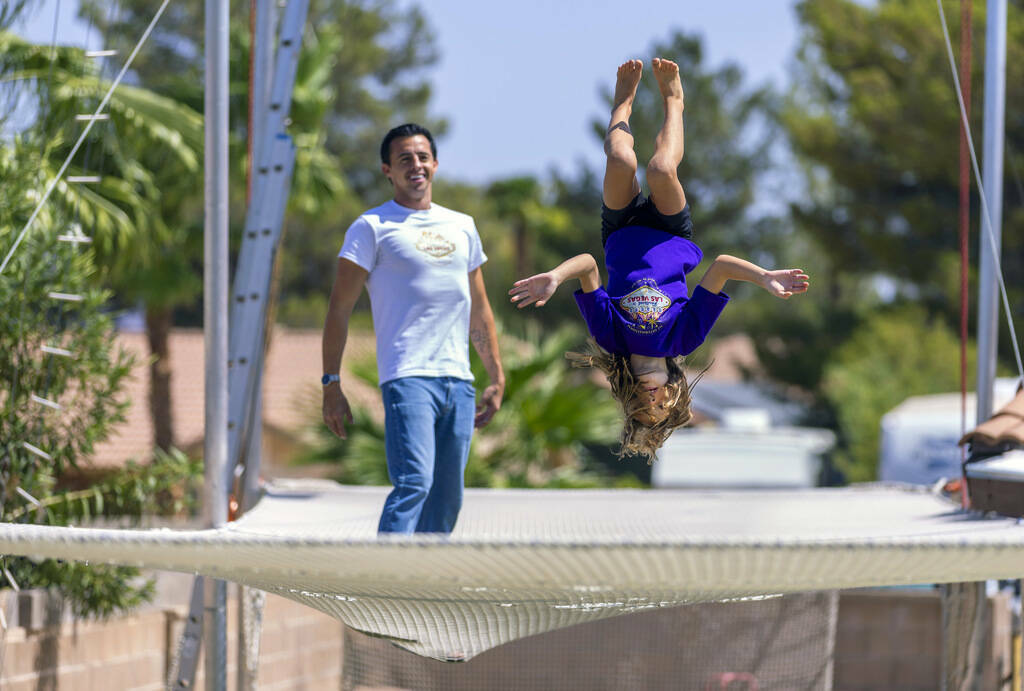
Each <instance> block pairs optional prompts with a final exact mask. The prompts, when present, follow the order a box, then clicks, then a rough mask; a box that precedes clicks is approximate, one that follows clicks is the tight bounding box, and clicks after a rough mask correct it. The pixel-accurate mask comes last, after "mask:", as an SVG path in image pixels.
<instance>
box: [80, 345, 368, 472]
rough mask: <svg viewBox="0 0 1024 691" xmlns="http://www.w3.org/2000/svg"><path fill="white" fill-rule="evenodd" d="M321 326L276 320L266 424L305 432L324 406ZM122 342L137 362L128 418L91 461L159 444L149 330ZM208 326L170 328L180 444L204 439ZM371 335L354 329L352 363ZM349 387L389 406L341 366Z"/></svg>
mask: <svg viewBox="0 0 1024 691" xmlns="http://www.w3.org/2000/svg"><path fill="white" fill-rule="evenodd" d="M320 336H321V334H320V330H319V329H308V330H294V329H286V328H284V327H277V328H275V329H274V331H273V333H272V335H271V342H270V349H269V351H268V352H267V359H266V364H265V370H264V383H263V386H264V390H263V421H264V424H265V425H267V426H271V427H274V428H276V429H277V430H280V431H284V432H286V433H289V434H293V435H295V436H296V437H299V438H302V437H303V436H304V432H305V428H307V427H310V426H311V425H312V424H315V423H316V420H317V418H318V411H319V406H320V397H319V394H320V383H319V379H320V375H321V374H323V373H322V372H321V371H320V370H321V368H322V366H321V360H320ZM117 340H118V342H119V343H120V344H121V345H122V346H123V347H124V348H126V349H127V350H129V351H130V352H132V353H134V354H135V355H136V359H137V363H136V366H135V368H134V370H133V372H132V377H131V379H130V380H129V381H128V383H127V385H126V386H125V390H124V391H123V395H124V396H125V397H126V398H127V399H128V400H129V401H131V405H130V406H129V408H128V411H127V412H126V418H127V419H126V422H125V423H123V424H121V425H119V426H118V427H117V429H116V430H115V433H114V435H113V436H112V437H111V438H110V439H108V440H107V441H105V442H103V443H102V444H97V447H96V452H95V454H94V457H93V462H94V463H95V464H97V465H102V466H111V465H113V466H121V465H124V463H125V461H127V460H129V459H135V460H137V461H145V460H147V459H148V458H149V457H150V455H151V453H152V448H153V424H152V421H151V419H150V414H149V364H148V357H149V350H148V346H147V343H146V335H145V334H142V333H120V334H118V337H117ZM203 345H204V344H203V333H202V331H201V330H198V329H174V330H172V331H171V334H170V343H169V351H170V367H171V405H172V412H171V415H172V420H173V425H174V441H175V445H176V446H178V447H179V448H186V447H193V446H195V445H197V444H201V442H202V439H203V423H204V420H203V410H204V407H205V406H204V397H205V392H204V387H203V375H204V362H205V358H204V353H203ZM374 352H375V345H374V340H373V335H372V334H370V333H360V332H356V331H352V332H350V334H349V340H348V343H347V344H346V349H345V362H346V366H347V365H348V364H349V363H351V362H354V361H358V360H362V359H365V358H372V357H373V355H374ZM342 377H343V383H344V386H345V391H346V394H347V395H348V396H349V398H350V399H351V400H353V402H354V403H358V404H359V405H362V406H365V407H368V408H370V409H371V410H373V411H376V412H377V414H378V415H379V416H380V417H381V419H383V407H382V405H381V402H380V395H379V393H378V392H377V390H376V388H374V387H371V386H368V385H366V384H365V383H363V382H362V381H360V380H357V379H355V378H354V377H353V376H352V375H351V374H350V373H348V372H343V373H342Z"/></svg>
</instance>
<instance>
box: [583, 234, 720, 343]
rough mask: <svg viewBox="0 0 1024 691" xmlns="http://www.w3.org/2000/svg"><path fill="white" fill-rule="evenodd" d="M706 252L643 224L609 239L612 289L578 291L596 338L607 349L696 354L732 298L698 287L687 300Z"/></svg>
mask: <svg viewBox="0 0 1024 691" xmlns="http://www.w3.org/2000/svg"><path fill="white" fill-rule="evenodd" d="M702 258H703V254H702V253H701V251H700V248H699V247H697V245H696V244H694V243H693V242H692V241H691V240H687V239H686V238H681V237H678V236H675V235H672V234H670V233H666V232H663V231H660V230H654V229H653V228H646V227H643V226H628V227H626V228H621V229H619V230H617V231H616V232H614V233H612V234H611V235H610V236H609V237H608V242H607V244H606V245H605V267H606V268H607V270H608V289H607V291H606V290H605V289H604V288H598V289H597V290H595V291H593V292H592V293H584V292H583V291H579V290H578V291H576V294H575V297H576V304H577V305H578V306H579V309H580V313H581V314H582V315H583V319H584V321H586V323H587V328H588V330H589V331H590V334H591V335H592V336H593V337H594V340H595V341H597V343H598V345H600V346H601V347H602V348H604V349H605V350H608V351H609V352H617V353H622V354H628V353H636V354H637V355H647V356H651V357H674V356H676V355H687V354H689V353H691V352H693V351H694V350H695V349H696V348H697V347H698V346H699V345H700V344H701V343H703V342H704V339H705V338H706V337H707V334H708V332H709V331H710V330H711V327H712V326H713V325H714V323H715V321H716V320H717V319H718V316H719V315H720V314H721V313H722V309H724V308H725V305H726V303H727V302H728V301H729V296H728V295H726V294H725V293H719V294H713V293H709V292H708V291H707V290H705V289H703V288H701V287H700V286H697V288H696V289H694V291H693V296H692V297H689V298H688V297H687V290H686V274H688V273H689V272H690V271H692V270H693V268H694V267H695V266H697V264H699V263H700V261H701V259H702Z"/></svg>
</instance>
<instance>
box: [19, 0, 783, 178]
mask: <svg viewBox="0 0 1024 691" xmlns="http://www.w3.org/2000/svg"><path fill="white" fill-rule="evenodd" d="M419 4H420V6H422V7H424V8H425V11H426V14H427V16H428V18H429V20H430V23H431V25H432V26H433V28H434V31H435V33H436V35H437V45H438V46H439V47H440V50H441V54H442V58H441V62H440V64H439V65H437V66H436V67H435V69H434V70H433V71H432V81H433V83H434V96H435V97H434V100H433V106H432V110H433V112H434V113H435V114H437V115H445V116H447V117H448V119H449V122H450V123H451V128H450V130H449V133H448V136H447V137H445V138H444V139H443V140H442V141H441V142H440V147H441V148H440V152H439V156H438V157H439V159H440V161H441V170H440V171H439V172H440V173H441V174H442V175H444V176H445V177H448V178H454V179H460V180H466V181H469V182H474V183H483V182H487V181H489V180H492V179H495V178H500V177H505V176H510V175H518V174H530V173H532V174H537V175H543V174H544V173H546V172H547V171H548V170H549V169H550V168H552V167H556V168H558V169H560V170H563V171H567V172H568V171H570V170H572V168H573V167H574V165H575V164H576V163H577V162H578V161H579V160H580V159H584V160H587V161H590V162H591V163H594V164H598V163H600V162H601V161H602V154H601V150H600V146H599V144H598V143H596V142H595V141H594V139H593V136H592V135H591V134H590V132H589V127H588V124H589V122H590V120H591V119H592V118H593V117H595V116H599V115H600V116H602V117H603V116H604V111H605V105H604V103H603V102H602V101H601V99H600V95H599V90H600V87H601V85H608V84H610V83H611V79H612V77H613V75H614V72H615V67H616V66H617V65H618V64H619V63H620V62H622V61H623V60H626V59H628V58H631V57H641V58H644V60H645V62H649V59H650V57H652V56H650V55H647V54H646V51H647V49H648V47H649V46H650V45H651V44H652V43H653V42H655V41H659V40H664V39H666V38H667V37H668V36H669V34H670V33H672V31H673V30H675V29H681V30H684V31H686V32H695V33H699V34H700V35H702V36H703V38H704V45H705V51H706V53H705V55H706V59H707V61H708V64H710V65H712V66H717V65H720V64H722V63H724V62H735V63H737V64H739V65H740V66H741V67H742V68H743V71H744V73H745V74H746V76H747V80H748V83H750V84H755V83H762V82H766V81H771V82H773V83H775V84H776V85H777V86H782V85H784V84H785V80H786V74H787V67H788V64H789V61H790V60H791V59H792V56H793V53H794V50H795V47H796V41H797V26H796V19H795V16H794V12H793V0H756V1H755V0H715V1H714V2H708V1H707V0H701V1H699V2H698V1H697V0H644V1H643V2H637V3H623V2H621V1H620V2H612V1H610V0H580V1H579V2H568V1H563V2H558V1H557V0H517V1H516V2H509V3H499V2H481V1H480V0H475V1H471V0H431V2H426V3H419ZM155 6H156V2H155V1H154V7H155ZM57 7H58V0H39V2H38V7H37V9H36V10H35V11H34V12H33V13H32V15H31V16H30V18H29V20H28V21H27V22H26V23H25V24H24V25H22V26H20V27H15V30H16V31H18V33H20V34H22V35H23V36H26V37H27V38H29V39H31V40H34V41H41V42H49V40H50V37H51V34H52V31H53V21H54V15H55V10H56V9H57ZM77 7H78V0H60V1H59V9H60V13H59V21H58V41H59V42H61V43H67V44H74V45H88V47H90V48H98V47H100V46H99V45H98V43H97V38H98V37H97V36H96V33H95V32H92V34H91V35H88V36H87V34H88V27H87V26H86V25H85V24H84V23H82V22H79V21H78V20H77V18H76V15H77ZM684 86H685V77H684ZM509 140H512V141H514V142H515V145H514V146H508V145H507V144H506V145H501V144H502V141H504V142H506V143H507V142H508V141H509ZM492 143H493V144H494V145H492Z"/></svg>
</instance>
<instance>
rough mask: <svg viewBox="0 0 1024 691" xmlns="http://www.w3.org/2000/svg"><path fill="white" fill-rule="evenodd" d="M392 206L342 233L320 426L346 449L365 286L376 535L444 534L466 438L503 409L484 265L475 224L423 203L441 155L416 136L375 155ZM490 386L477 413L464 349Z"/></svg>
mask: <svg viewBox="0 0 1024 691" xmlns="http://www.w3.org/2000/svg"><path fill="white" fill-rule="evenodd" d="M380 155H381V162H382V163H381V170H382V171H383V172H384V175H385V177H387V178H388V180H390V181H391V185H392V187H393V188H394V199H393V200H392V201H389V202H387V203H385V204H383V205H381V206H378V207H376V208H374V209H370V210H369V211H367V212H366V213H364V214H363V215H362V216H360V217H359V218H358V219H356V221H355V222H354V223H353V224H352V225H351V226H350V227H349V229H348V231H347V232H346V233H345V242H344V244H343V245H342V248H341V251H340V252H339V253H338V269H337V274H336V275H335V279H334V289H333V290H332V291H331V299H330V304H329V305H328V308H327V318H326V320H325V323H324V335H323V365H324V376H323V380H322V383H323V385H324V399H323V414H324V422H325V423H327V426H328V427H329V428H330V429H331V431H332V432H334V433H335V434H337V435H338V436H339V437H341V438H343V439H344V438H345V434H346V433H345V424H346V422H347V423H351V422H352V413H351V411H350V409H349V405H348V401H347V400H346V399H345V394H344V393H342V390H341V382H340V381H339V378H338V372H339V371H340V368H341V357H342V353H343V351H344V350H345V340H346V338H347V336H348V320H349V317H350V316H351V314H352V308H353V306H354V305H355V302H356V299H357V298H358V297H359V294H360V292H361V291H362V289H363V285H364V284H365V285H366V288H367V292H368V293H369V294H370V307H371V311H372V313H373V325H374V331H375V332H376V336H377V371H378V374H379V380H380V386H381V395H382V397H383V399H384V413H385V421H384V426H385V433H386V449H387V464H388V476H389V477H390V478H391V483H392V485H393V486H394V488H393V489H392V491H391V493H390V494H389V495H388V498H387V501H386V502H385V503H384V510H383V512H382V514H381V518H380V524H379V526H378V530H379V531H380V532H385V533H387V532H397V533H410V532H432V533H449V532H451V530H452V528H454V526H455V520H456V518H458V515H459V509H460V508H461V506H462V487H463V474H464V471H465V467H466V460H467V458H468V457H469V444H470V439H471V438H472V435H473V428H474V426H475V427H481V426H483V425H486V424H487V423H488V422H489V421H490V419H491V418H492V417H493V416H494V414H495V413H496V412H497V411H498V409H499V408H500V407H501V399H502V396H503V394H504V391H505V375H504V373H503V371H502V368H501V361H500V359H499V356H498V340H497V334H496V331H495V328H494V315H493V314H492V313H491V306H490V303H488V301H487V293H486V292H485V290H484V278H483V273H482V272H481V270H480V266H481V265H482V264H483V263H484V262H485V261H486V260H487V257H486V256H485V255H484V253H483V249H482V248H481V245H480V236H479V234H478V233H477V230H476V225H475V224H474V222H473V219H472V218H471V217H470V216H467V215H466V214H462V213H458V212H456V211H452V210H450V209H446V208H444V207H443V206H440V205H438V204H434V203H433V202H432V199H431V194H432V184H433V180H434V174H435V173H436V172H437V147H436V145H435V143H434V138H433V136H431V134H430V132H429V131H427V129H426V128H424V127H421V126H419V125H416V124H406V125H401V126H399V127H396V128H394V129H392V130H391V131H390V132H388V133H387V135H386V136H385V137H384V141H383V142H382V143H381V152H380ZM467 341H472V343H473V346H474V348H476V351H477V353H478V354H479V355H480V359H481V360H482V361H483V363H484V367H486V369H487V374H488V376H489V377H490V385H489V386H487V388H485V389H484V391H483V394H482V395H481V397H480V403H479V406H477V405H476V392H475V390H474V388H473V383H472V382H473V375H472V374H471V373H470V369H469V346H468V343H467Z"/></svg>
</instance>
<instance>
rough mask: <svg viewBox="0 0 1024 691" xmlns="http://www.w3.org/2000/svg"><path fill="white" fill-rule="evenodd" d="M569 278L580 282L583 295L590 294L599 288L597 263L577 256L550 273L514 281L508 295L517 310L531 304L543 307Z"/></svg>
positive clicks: (586, 257) (587, 255)
mask: <svg viewBox="0 0 1024 691" xmlns="http://www.w3.org/2000/svg"><path fill="white" fill-rule="evenodd" d="M570 278H578V279H579V280H580V287H581V288H583V292H584V293H592V292H594V291H595V290H597V289H598V288H600V287H601V274H600V272H599V271H598V269H597V261H595V260H594V258H593V257H592V256H590V255H589V254H577V255H576V256H575V257H570V258H569V259H566V260H565V261H564V262H562V263H561V264H559V265H558V266H556V267H555V268H553V269H552V270H551V271H546V272H545V273H542V274H537V275H536V276H530V277H529V278H524V279H522V280H519V281H516V282H515V283H513V284H512V290H510V291H508V294H509V295H511V296H512V302H515V303H518V307H519V309H522V308H524V307H526V306H527V305H530V304H533V303H537V307H543V306H544V305H546V304H547V302H548V300H549V299H550V298H551V296H552V295H554V294H555V291H556V290H557V289H558V286H560V285H562V284H563V283H565V282H566V281H568V280H569V279H570Z"/></svg>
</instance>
